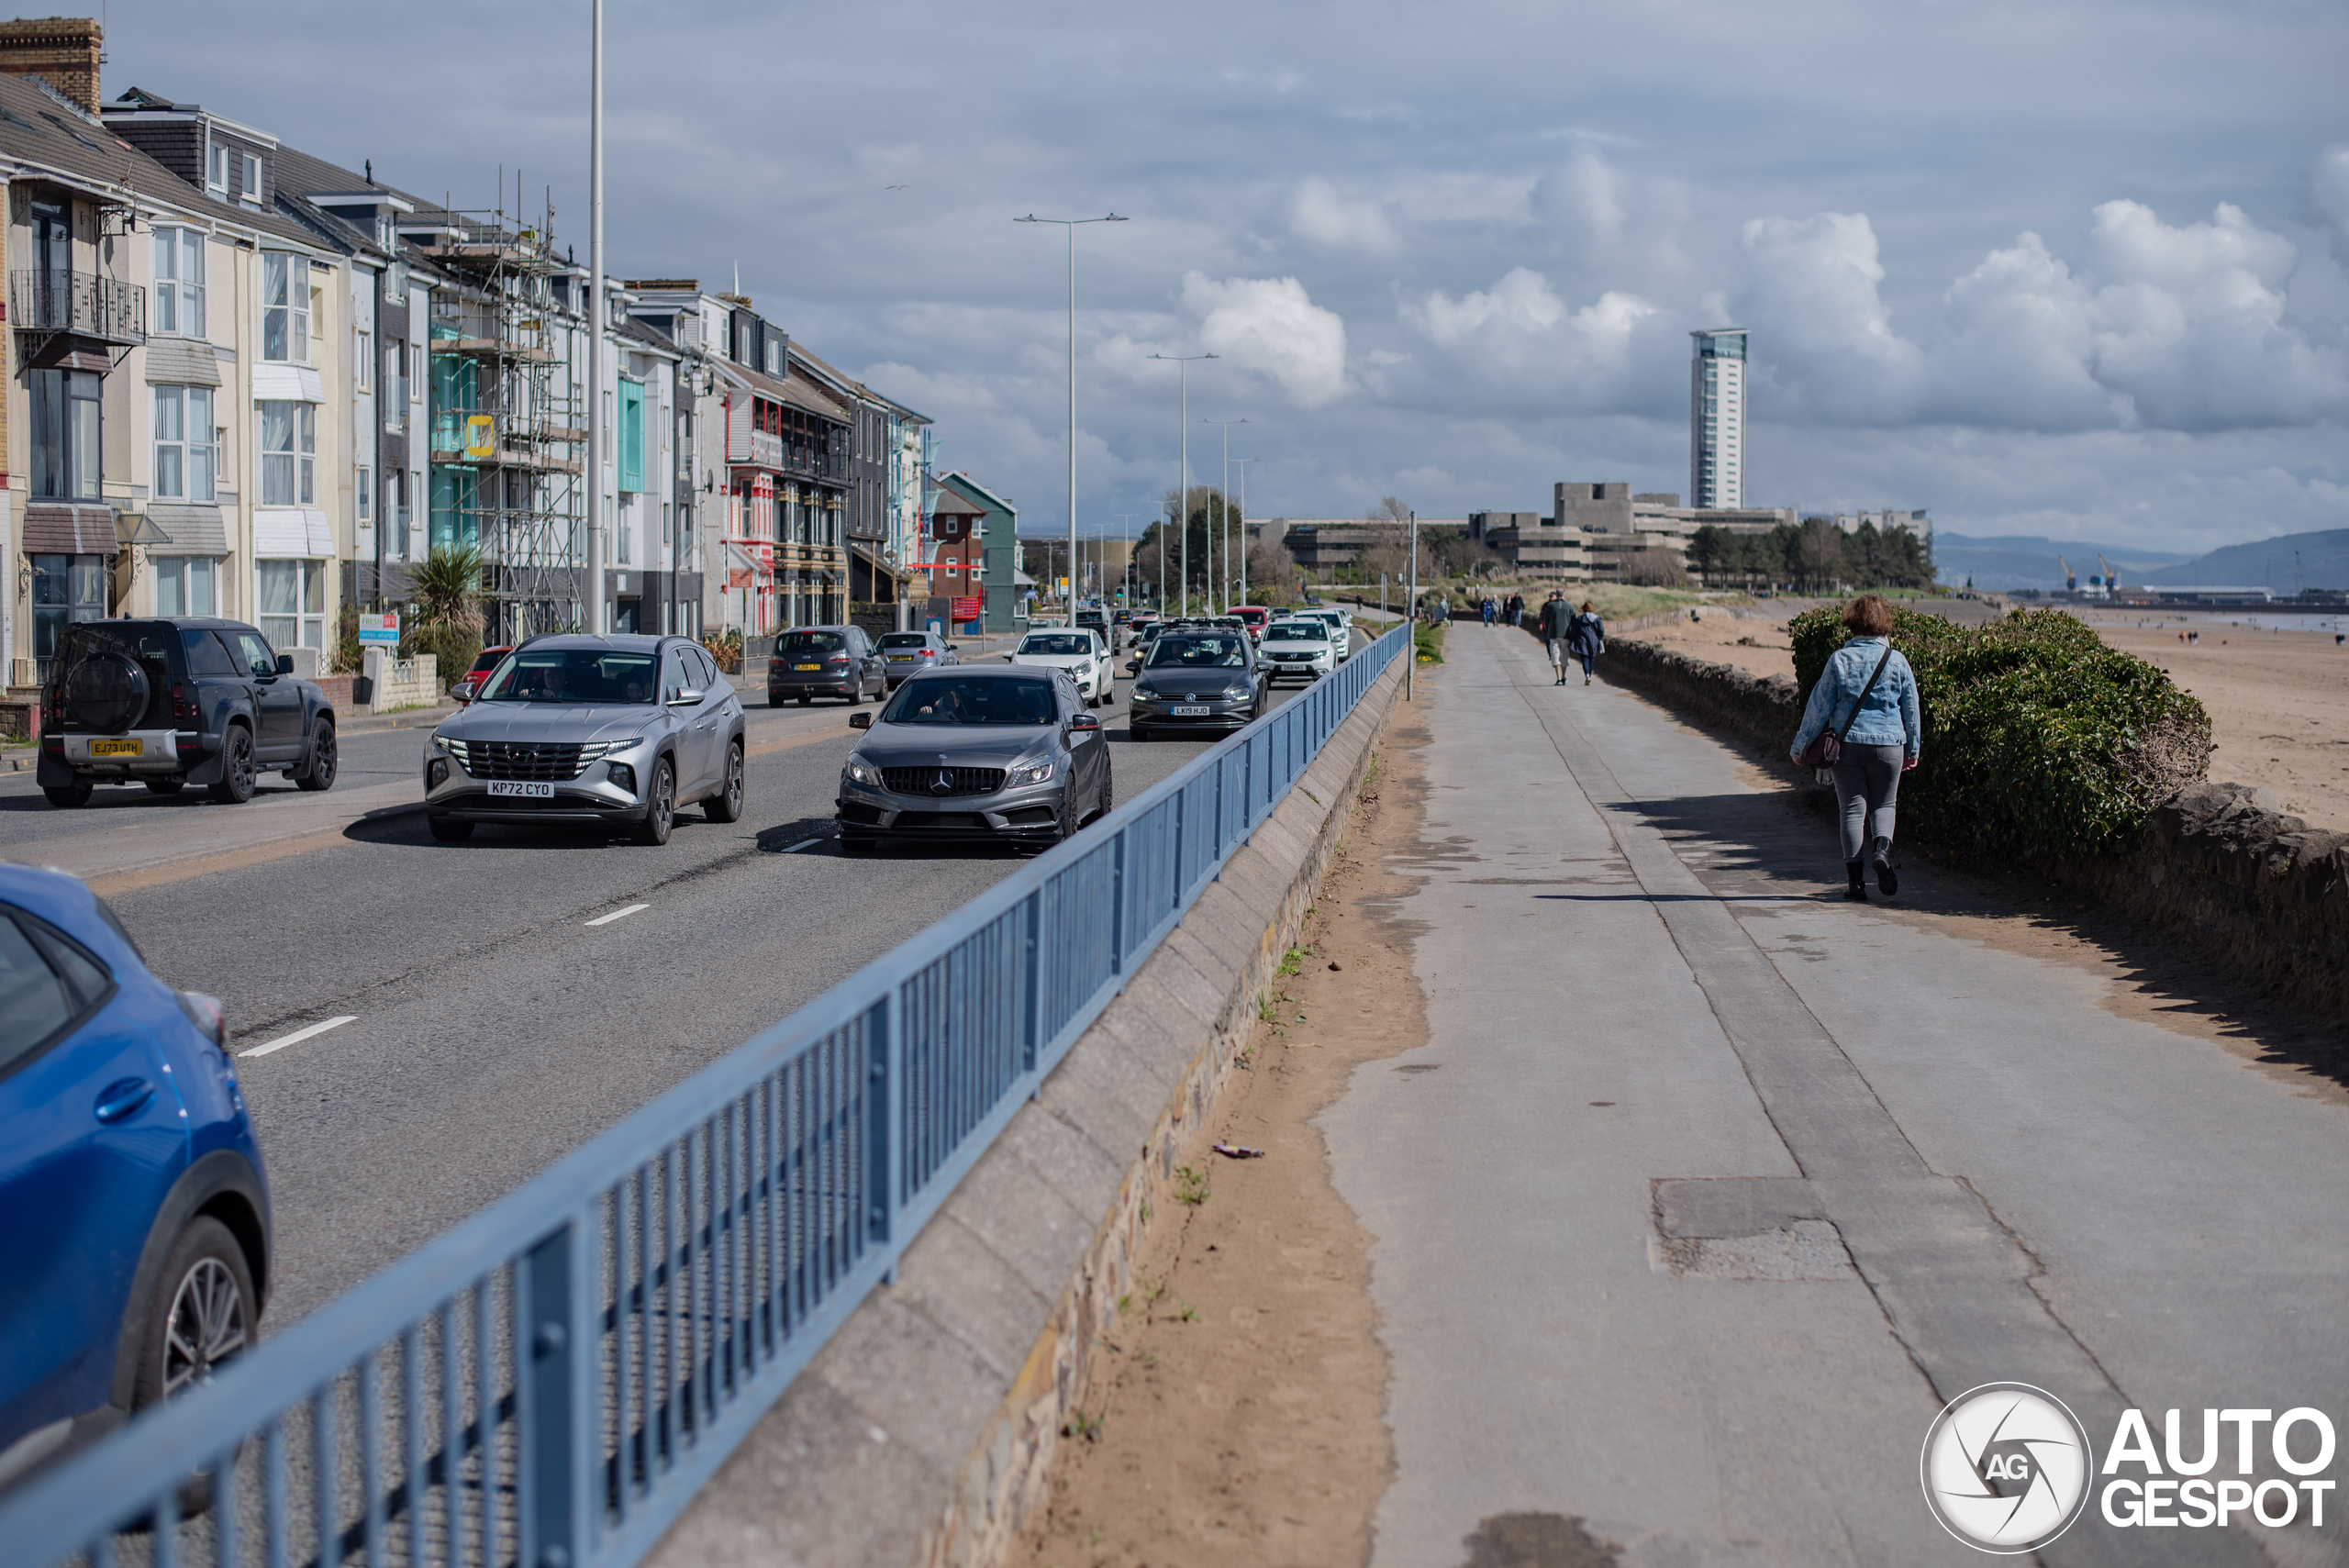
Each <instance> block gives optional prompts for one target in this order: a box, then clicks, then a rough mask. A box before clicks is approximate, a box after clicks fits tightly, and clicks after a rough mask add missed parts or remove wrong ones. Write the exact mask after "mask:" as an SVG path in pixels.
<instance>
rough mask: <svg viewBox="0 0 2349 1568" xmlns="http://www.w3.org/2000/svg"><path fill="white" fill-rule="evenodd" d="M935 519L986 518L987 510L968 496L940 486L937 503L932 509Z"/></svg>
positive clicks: (932, 515) (931, 513)
mask: <svg viewBox="0 0 2349 1568" xmlns="http://www.w3.org/2000/svg"><path fill="white" fill-rule="evenodd" d="M986 515H987V509H986V508H985V506H980V505H979V504H978V503H977V502H975V501H974V500H972V499H971V498H970V497H969V496H967V495H959V494H957V493H956V492H954V491H952V490H949V489H947V488H946V487H945V486H944V485H942V484H941V486H939V490H938V500H937V503H936V504H935V505H934V506H931V507H930V516H931V517H985V516H986Z"/></svg>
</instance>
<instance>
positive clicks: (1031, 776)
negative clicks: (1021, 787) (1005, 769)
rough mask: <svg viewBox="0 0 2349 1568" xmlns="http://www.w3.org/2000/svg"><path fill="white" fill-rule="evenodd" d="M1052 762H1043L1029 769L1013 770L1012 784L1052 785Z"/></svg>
mask: <svg viewBox="0 0 2349 1568" xmlns="http://www.w3.org/2000/svg"><path fill="white" fill-rule="evenodd" d="M1052 767H1053V764H1052V762H1037V763H1034V764H1032V765H1031V766H1029V767H1024V768H1014V769H1012V770H1011V782H1012V783H1013V784H1050V783H1051V782H1052Z"/></svg>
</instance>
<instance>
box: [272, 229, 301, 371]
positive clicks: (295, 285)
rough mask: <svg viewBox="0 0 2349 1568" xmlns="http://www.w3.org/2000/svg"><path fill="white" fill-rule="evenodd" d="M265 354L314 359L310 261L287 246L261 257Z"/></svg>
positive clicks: (292, 360) (295, 360) (298, 360)
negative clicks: (290, 254) (311, 327)
mask: <svg viewBox="0 0 2349 1568" xmlns="http://www.w3.org/2000/svg"><path fill="white" fill-rule="evenodd" d="M261 357H262V359H264V360H280V361H287V362H290V363H294V364H307V363H309V361H310V263H309V262H308V261H305V260H304V259H303V258H301V257H299V256H289V255H287V254H286V253H285V252H284V251H283V250H271V251H266V252H264V253H263V254H262V259H261Z"/></svg>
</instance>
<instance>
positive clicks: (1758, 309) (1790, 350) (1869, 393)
mask: <svg viewBox="0 0 2349 1568" xmlns="http://www.w3.org/2000/svg"><path fill="white" fill-rule="evenodd" d="M1742 239H1743V242H1744V249H1745V275H1746V287H1745V291H1744V295H1743V296H1742V298H1741V299H1740V300H1739V301H1738V306H1739V308H1740V309H1741V311H1742V316H1743V319H1742V320H1741V321H1737V322H1726V321H1725V322H1718V323H1712V325H1717V326H1723V327H1728V326H1742V327H1749V328H1753V333H1754V352H1755V356H1756V358H1757V359H1759V360H1760V361H1762V367H1761V369H1762V372H1763V379H1765V382H1770V381H1774V382H1775V384H1776V389H1777V391H1778V393H1779V394H1780V395H1781V397H1782V398H1783V399H1784V401H1782V403H1781V404H1780V406H1779V408H1778V409H1777V410H1775V411H1774V413H1775V414H1776V417H1785V416H1786V415H1787V414H1789V413H1795V412H1798V411H1799V412H1802V413H1808V414H1809V415H1812V416H1813V417H1827V418H1831V419H1835V420H1837V421H1839V422H1848V423H1853V424H1871V425H1872V424H1899V423H1902V422H1904V421H1905V419H1906V418H1907V417H1908V416H1909V411H1910V408H1911V406H1912V405H1913V403H1914V400H1915V396H1916V387H1917V372H1918V368H1919V366H1920V363H1921V362H1922V360H1923V355H1922V353H1921V352H1920V350H1919V349H1918V347H1917V345H1916V344H1914V343H1912V342H1909V340H1908V339H1904V338H1902V337H1901V336H1900V335H1899V334H1898V333H1897V332H1895V331H1894V330H1893V329H1892V312H1891V310H1890V309H1889V308H1888V307H1887V306H1886V305H1885V303H1884V301H1883V299H1882V297H1881V296H1880V295H1878V294H1877V292H1876V289H1877V285H1878V284H1881V283H1883V281H1884V263H1883V262H1882V261H1878V260H1877V259H1876V228H1875V227H1874V226H1873V225H1872V224H1870V223H1869V222H1868V219H1867V215H1866V214H1865V213H1840V212H1822V213H1820V214H1817V215H1816V216H1814V217H1808V218H1803V219H1800V220H1796V219H1792V218H1784V217H1765V218H1755V219H1753V220H1752V221H1751V222H1749V223H1747V224H1746V225H1745V227H1744V229H1743V231H1742Z"/></svg>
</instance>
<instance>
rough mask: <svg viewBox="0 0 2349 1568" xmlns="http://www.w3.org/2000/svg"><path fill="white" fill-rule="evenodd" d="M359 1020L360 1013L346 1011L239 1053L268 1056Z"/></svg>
mask: <svg viewBox="0 0 2349 1568" xmlns="http://www.w3.org/2000/svg"><path fill="white" fill-rule="evenodd" d="M358 1021H359V1015H358V1014H356V1013H345V1014H344V1015H343V1016H342V1017H340V1018H328V1020H327V1021H326V1022H324V1023H322V1024H312V1025H311V1026H310V1027H309V1028H308V1029H295V1031H294V1032H293V1033H292V1034H282V1035H279V1036H278V1037H277V1038H276V1039H275V1040H270V1041H269V1042H267V1043H266V1044H263V1045H257V1046H254V1047H253V1048H252V1049H251V1050H250V1051H239V1052H237V1054H238V1055H239V1056H267V1055H268V1054H269V1053H270V1052H271V1051H283V1050H284V1049H285V1048H286V1047H287V1046H289V1045H299V1044H301V1043H302V1042H303V1041H304V1040H308V1039H310V1038H311V1037H312V1036H314V1035H322V1034H324V1033H326V1032H327V1030H328V1029H340V1028H342V1026H343V1025H345V1024H355V1023H357V1022H358Z"/></svg>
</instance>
